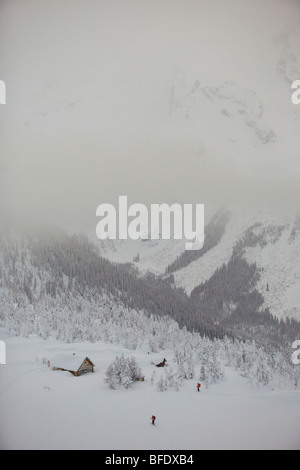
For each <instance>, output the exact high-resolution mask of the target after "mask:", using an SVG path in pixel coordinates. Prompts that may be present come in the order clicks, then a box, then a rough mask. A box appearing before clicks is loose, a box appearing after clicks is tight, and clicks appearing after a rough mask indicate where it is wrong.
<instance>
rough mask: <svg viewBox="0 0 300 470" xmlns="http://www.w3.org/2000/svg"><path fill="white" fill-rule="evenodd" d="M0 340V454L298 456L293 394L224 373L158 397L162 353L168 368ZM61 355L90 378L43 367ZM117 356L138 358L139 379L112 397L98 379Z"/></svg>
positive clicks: (142, 358)
mask: <svg viewBox="0 0 300 470" xmlns="http://www.w3.org/2000/svg"><path fill="white" fill-rule="evenodd" d="M0 336H1V339H2V340H4V341H5V342H6V346H7V364H6V365H1V366H0V416H1V421H0V448H1V449H104V450H117V449H118V450H120V449H131V450H139V449H149V450H164V449H165V450H166V449H174V450H176V449H177V450H179V449H181V450H184V449H186V450H187V449H190V450H191V449H192V450H196V449H200V450H201V449H300V437H299V436H300V391H273V392H270V391H266V390H263V389H260V390H258V389H254V388H252V387H251V386H250V385H249V384H248V383H247V380H246V379H244V378H242V377H241V376H239V375H238V374H237V373H236V372H235V371H234V370H232V369H230V368H226V380H225V381H224V382H222V383H219V384H217V385H211V386H210V387H209V388H208V389H205V388H204V389H203V390H202V391H201V392H200V393H198V392H197V391H196V380H191V381H185V382H184V385H183V386H182V387H181V388H180V390H179V391H178V392H177V391H175V390H172V389H168V390H167V391H165V392H160V391H158V390H157V388H156V386H155V385H152V384H151V381H150V378H151V375H152V373H153V370H154V369H155V367H154V365H153V364H151V362H152V361H153V362H156V361H158V360H159V361H160V360H162V359H163V357H162V354H163V356H164V357H167V359H168V361H169V363H170V364H171V363H172V355H171V353H170V352H168V351H163V353H162V354H148V353H147V352H146V351H129V350H126V349H122V347H120V346H116V345H110V344H105V343H94V344H91V343H76V344H66V343H63V342H60V341H56V340H46V341H45V340H42V339H40V338H38V337H31V338H28V339H25V338H20V337H10V336H9V335H8V334H7V333H5V331H4V330H3V329H1V330H0ZM67 352H69V353H73V352H76V354H83V355H87V356H88V357H90V359H91V360H92V361H93V362H94V363H95V365H96V368H95V373H94V374H91V373H90V374H86V375H83V376H81V377H73V376H72V375H71V374H70V373H68V372H61V371H52V370H51V368H48V367H47V365H45V364H43V363H42V360H43V358H46V359H48V360H50V361H51V359H52V358H53V357H55V356H56V355H57V354H61V353H67ZM122 353H124V355H125V357H127V356H131V355H132V356H134V357H135V358H136V360H137V362H138V364H139V366H140V367H141V369H142V372H143V375H145V381H144V382H137V383H135V384H134V385H133V386H131V387H130V388H129V389H127V390H125V389H124V388H119V389H117V390H112V389H110V388H109V387H108V385H107V384H106V383H105V380H104V375H105V371H106V369H107V367H108V365H109V364H110V363H111V362H112V361H113V360H114V359H115V357H116V355H121V354H122ZM156 373H157V376H159V374H160V373H161V372H160V370H159V369H156ZM152 414H155V415H156V416H157V425H156V426H155V427H153V426H152V425H151V421H150V417H151V416H152Z"/></svg>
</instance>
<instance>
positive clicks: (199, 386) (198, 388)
mask: <svg viewBox="0 0 300 470" xmlns="http://www.w3.org/2000/svg"><path fill="white" fill-rule="evenodd" d="M200 388H201V384H197V390H198V392H200Z"/></svg>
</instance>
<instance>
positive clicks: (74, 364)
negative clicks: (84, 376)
mask: <svg viewBox="0 0 300 470" xmlns="http://www.w3.org/2000/svg"><path fill="white" fill-rule="evenodd" d="M86 359H87V360H88V361H89V362H90V363H91V364H92V365H93V366H94V365H95V364H93V363H92V361H91V360H90V359H89V358H88V357H87V356H82V355H80V356H77V355H76V354H75V355H73V354H72V355H68V354H60V355H58V356H56V357H55V358H54V359H53V360H52V361H51V362H52V365H53V366H54V367H60V368H63V369H66V370H73V371H77V370H78V369H80V367H81V366H82V364H83V363H84V361H85V360H86Z"/></svg>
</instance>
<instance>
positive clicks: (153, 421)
mask: <svg viewBox="0 0 300 470" xmlns="http://www.w3.org/2000/svg"><path fill="white" fill-rule="evenodd" d="M151 420H152V424H153V426H154V425H155V420H156V416H154V415H152V416H151Z"/></svg>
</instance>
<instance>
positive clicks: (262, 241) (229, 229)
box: [99, 207, 300, 320]
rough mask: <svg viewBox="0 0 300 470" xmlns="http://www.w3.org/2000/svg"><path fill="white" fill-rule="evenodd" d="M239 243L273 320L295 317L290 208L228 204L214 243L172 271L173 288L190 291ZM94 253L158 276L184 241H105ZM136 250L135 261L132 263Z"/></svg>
mask: <svg viewBox="0 0 300 470" xmlns="http://www.w3.org/2000/svg"><path fill="white" fill-rule="evenodd" d="M208 220H209V218H208ZM254 235H255V237H256V238H255V240H254V241H253V236H254ZM250 236H251V237H252V238H249V237H250ZM105 243H106V242H105ZM239 243H240V244H241V243H242V245H243V248H244V255H243V256H244V257H245V259H246V260H247V261H248V262H249V263H256V265H257V268H258V270H259V273H260V280H259V282H258V284H257V288H258V290H259V292H261V294H262V295H263V297H264V299H265V303H264V306H263V308H266V307H268V308H269V309H270V311H271V313H272V314H274V315H275V316H277V317H278V318H285V317H286V316H289V317H294V318H296V319H298V320H299V319H300V297H299V292H300V290H299V282H300V231H299V222H298V218H297V213H296V211H294V210H290V211H289V212H286V213H285V212H283V211H281V210H280V209H277V208H276V209H274V208H272V207H271V208H270V207H260V208H256V209H255V210H253V208H252V209H250V208H249V207H247V209H245V208H244V207H243V208H237V207H231V208H230V219H229V222H228V223H227V225H226V227H225V233H224V235H223V237H222V239H221V240H220V242H219V243H218V244H217V245H216V246H215V247H213V248H212V249H210V250H209V251H207V252H206V253H205V254H204V255H203V256H201V257H200V258H198V259H197V260H196V261H193V262H191V263H190V264H189V265H188V266H186V267H184V268H181V269H179V270H177V271H175V272H174V273H173V275H174V280H175V284H176V286H179V287H183V288H184V289H185V291H186V292H187V294H188V295H190V293H191V292H192V290H193V289H194V288H195V287H197V286H198V285H200V284H201V283H203V282H205V281H207V280H208V279H210V277H211V276H212V275H213V274H214V273H215V272H216V270H217V269H219V268H220V267H221V266H222V265H223V264H224V263H225V264H227V263H228V262H229V260H230V258H231V257H232V254H233V250H234V249H235V247H236V246H237V245H238V244H239ZM249 245H250V246H249ZM99 246H100V245H99ZM100 251H101V254H102V255H103V256H104V257H107V258H108V259H110V260H111V261H114V262H133V264H134V265H135V266H136V267H137V269H138V270H139V272H140V274H141V275H143V274H145V273H146V272H148V271H149V272H152V273H154V274H156V275H164V274H165V273H166V268H167V267H168V265H170V264H171V263H172V262H173V261H174V260H175V259H176V258H177V257H178V256H179V255H180V254H181V253H182V252H183V251H184V243H183V242H180V241H165V240H159V241H158V240H155V241H154V240H153V241H151V240H150V241H147V242H142V241H136V242H134V241H130V240H128V241H126V242H125V241H122V242H121V241H115V242H113V241H110V242H108V243H106V244H104V245H101V247H100ZM137 254H139V261H138V262H134V261H133V260H134V257H135V256H136V255H137ZM267 284H268V290H267Z"/></svg>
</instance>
